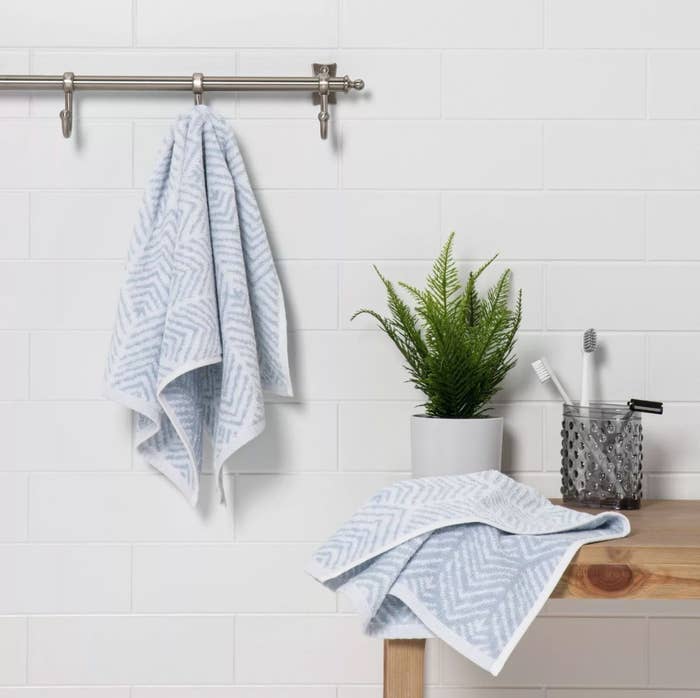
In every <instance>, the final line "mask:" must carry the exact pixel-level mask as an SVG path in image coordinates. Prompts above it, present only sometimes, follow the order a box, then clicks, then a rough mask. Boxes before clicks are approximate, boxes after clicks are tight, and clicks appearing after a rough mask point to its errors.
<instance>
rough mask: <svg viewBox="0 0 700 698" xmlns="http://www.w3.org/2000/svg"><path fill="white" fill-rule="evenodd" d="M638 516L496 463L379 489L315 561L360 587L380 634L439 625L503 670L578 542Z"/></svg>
mask: <svg viewBox="0 0 700 698" xmlns="http://www.w3.org/2000/svg"><path fill="white" fill-rule="evenodd" d="M629 530H630V526H629V522H628V520H627V518H626V517H625V516H623V515H622V514H618V513H616V512H606V513H602V514H598V515H597V516H591V515H590V514H583V513H579V512H576V511H573V510H571V509H566V508H564V507H560V506H555V505H553V504H551V503H550V502H549V501H548V500H547V499H545V498H544V497H542V495H540V494H539V493H538V492H537V491H536V490H534V489H533V488H531V487H527V486H525V485H521V484H519V483H517V482H515V481H514V480H512V479H511V478H509V477H507V476H506V475H502V474H501V473H499V472H497V471H495V470H486V471H483V472H480V473H474V474H471V475H455V476H449V477H430V478H421V479H418V480H404V481H403V482H398V483H396V484H394V485H390V486H389V487H386V488H384V489H383V490H381V491H380V492H378V493H377V494H375V495H374V496H373V497H372V498H371V499H370V500H369V502H367V503H366V504H365V505H364V506H363V507H362V508H361V509H360V510H359V511H358V512H357V513H356V514H355V515H354V516H353V517H352V518H351V519H350V520H349V521H348V522H347V523H346V524H344V525H343V526H341V528H340V529H339V530H338V531H337V532H336V533H335V534H334V535H333V536H332V537H331V539H330V540H329V541H328V542H327V543H325V544H324V545H323V546H321V548H319V549H318V550H317V551H316V553H314V556H313V559H312V561H311V563H310V564H309V567H308V571H309V572H310V573H311V574H312V575H313V576H314V577H316V579H318V580H319V581H321V582H323V583H324V584H325V585H326V586H327V587H329V588H330V589H334V590H341V591H343V592H345V593H346V594H348V595H349V597H350V598H351V600H352V601H353V602H354V604H355V606H356V607H357V610H358V611H359V612H360V614H361V615H362V620H363V624H364V627H365V630H366V632H367V633H368V634H370V635H376V636H380V637H390V638H422V637H432V636H437V637H439V638H441V639H442V640H444V641H445V642H446V643H447V644H449V645H451V646H452V647H454V648H455V649H456V650H457V651H458V652H461V653H462V654H463V655H464V656H465V657H467V658H469V659H471V660H472V661H473V662H475V663H476V664H478V665H479V666H480V667H482V668H483V669H486V670H487V671H490V672H491V673H492V674H493V675H494V676H496V675H497V674H498V673H499V672H500V670H501V669H502V668H503V665H504V664H505V662H506V660H507V659H508V657H509V655H510V653H511V652H512V651H513V649H514V648H515V645H516V644H517V643H518V641H519V640H520V638H521V637H522V636H523V633H524V632H525V630H527V628H528V626H529V625H530V623H531V622H532V621H533V619H534V618H535V616H536V615H537V613H538V612H539V610H540V609H541V608H542V606H543V605H544V603H545V601H546V600H547V598H548V597H549V595H550V594H551V593H552V590H553V589H554V587H555V586H556V583H557V581H558V580H559V578H560V577H561V575H562V574H563V573H564V571H565V570H566V568H567V566H568V565H569V562H570V561H571V559H572V558H573V556H574V554H575V553H576V551H577V550H578V549H579V548H580V547H581V546H582V545H584V544H585V543H592V542H594V541H601V540H609V539H612V538H621V537H623V536H626V535H627V534H628V533H629Z"/></svg>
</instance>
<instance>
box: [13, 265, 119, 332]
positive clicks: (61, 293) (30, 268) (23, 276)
mask: <svg viewBox="0 0 700 698" xmlns="http://www.w3.org/2000/svg"><path fill="white" fill-rule="evenodd" d="M123 275H124V271H123V265H122V263H121V262H102V261H100V262H98V261H90V262H88V261H75V262H74V261H60V262H53V261H44V260H32V261H4V262H0V328H5V329H71V330H74V329H88V330H93V329H105V330H107V329H109V330H111V329H112V323H113V321H114V317H115V313H116V309H117V297H118V294H119V285H120V283H121V280H122V277H123Z"/></svg>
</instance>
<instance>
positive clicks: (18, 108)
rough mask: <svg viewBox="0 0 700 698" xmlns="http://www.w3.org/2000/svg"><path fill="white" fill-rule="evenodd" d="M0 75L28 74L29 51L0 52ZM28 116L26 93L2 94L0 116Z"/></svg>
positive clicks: (27, 96)
mask: <svg viewBox="0 0 700 698" xmlns="http://www.w3.org/2000/svg"><path fill="white" fill-rule="evenodd" d="M0 32H2V29H0ZM3 43H4V42H3ZM61 72H63V71H61ZM0 73H1V74H3V75H12V74H19V75H26V74H27V73H29V51H0ZM28 114H29V93H28V92H9V93H5V92H3V95H2V99H0V116H27V115H28Z"/></svg>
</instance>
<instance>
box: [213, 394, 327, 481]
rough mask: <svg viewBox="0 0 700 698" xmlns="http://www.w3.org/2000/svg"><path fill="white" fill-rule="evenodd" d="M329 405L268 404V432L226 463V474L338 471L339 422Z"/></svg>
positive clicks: (237, 452) (266, 408)
mask: <svg viewBox="0 0 700 698" xmlns="http://www.w3.org/2000/svg"><path fill="white" fill-rule="evenodd" d="M336 412H337V410H336V406H335V405H333V404H328V403H308V402H306V403H291V402H285V403H268V404H266V405H265V422H266V426H265V431H264V432H263V433H262V434H261V435H260V436H258V437H257V438H255V439H254V440H253V441H251V442H250V443H249V444H246V445H245V446H243V448H241V449H240V450H239V451H236V453H235V454H234V455H233V456H231V458H229V459H228V460H227V461H226V465H225V468H226V470H227V471H234V472H288V471H299V470H303V471H308V470H335V469H336V467H337V460H338V456H337V452H336V451H337V442H338V424H337V422H338V420H337V414H336Z"/></svg>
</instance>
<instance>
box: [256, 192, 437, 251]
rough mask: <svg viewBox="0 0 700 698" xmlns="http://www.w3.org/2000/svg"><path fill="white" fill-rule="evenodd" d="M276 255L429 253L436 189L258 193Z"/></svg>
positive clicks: (434, 239) (434, 237)
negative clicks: (433, 190)
mask: <svg viewBox="0 0 700 698" xmlns="http://www.w3.org/2000/svg"><path fill="white" fill-rule="evenodd" d="M258 203H259V205H260V208H261V210H262V213H263V218H264V219H265V224H266V226H267V231H268V234H269V236H270V240H271V244H272V249H273V252H274V253H275V255H276V256H277V258H279V259H295V258H299V259H316V258H318V259H327V258H340V259H354V258H359V259H373V260H374V259H381V258H387V257H388V258H391V257H395V256H397V254H400V255H401V257H403V258H409V259H410V258H419V259H420V258H430V257H432V256H434V254H435V251H436V250H438V249H439V245H440V195H439V194H438V193H437V192H396V191H321V190H317V191H300V190H297V191H284V190H267V191H260V192H258Z"/></svg>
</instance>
